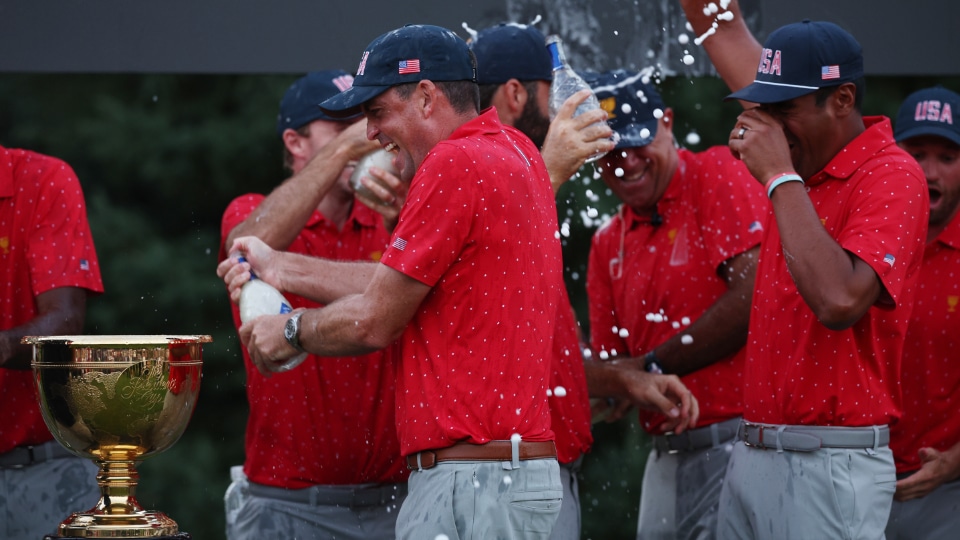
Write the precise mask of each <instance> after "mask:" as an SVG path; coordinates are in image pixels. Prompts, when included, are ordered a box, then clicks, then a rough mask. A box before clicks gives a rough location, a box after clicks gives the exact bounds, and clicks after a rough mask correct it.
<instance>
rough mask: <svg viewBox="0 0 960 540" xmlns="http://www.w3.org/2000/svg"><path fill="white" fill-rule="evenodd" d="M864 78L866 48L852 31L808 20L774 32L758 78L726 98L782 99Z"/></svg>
mask: <svg viewBox="0 0 960 540" xmlns="http://www.w3.org/2000/svg"><path fill="white" fill-rule="evenodd" d="M862 76H863V49H862V48H861V47H860V44H859V43H857V40H856V39H854V38H853V36H852V35H850V33H849V32H847V31H846V30H844V29H842V28H840V27H839V26H837V25H835V24H833V23H831V22H821V21H809V20H805V21H803V22H798V23H793V24H788V25H786V26H782V27H780V28H778V29H776V30H774V31H773V33H771V34H770V36H769V37H767V40H766V42H764V44H763V52H762V53H761V55H760V64H759V65H758V66H757V76H756V79H754V81H753V83H752V84H750V85H749V86H747V87H745V88H743V89H741V90H738V91H737V92H734V93H732V94H730V95H729V96H727V97H726V98H725V99H742V100H743V101H750V102H752V103H779V102H781V101H788V100H791V99H794V98H798V97H800V96H805V95H807V94H811V93H813V92H816V91H817V90H819V89H820V88H826V87H829V86H839V85H841V84H843V83H846V82H851V81H854V80H856V79H859V78H860V77H862Z"/></svg>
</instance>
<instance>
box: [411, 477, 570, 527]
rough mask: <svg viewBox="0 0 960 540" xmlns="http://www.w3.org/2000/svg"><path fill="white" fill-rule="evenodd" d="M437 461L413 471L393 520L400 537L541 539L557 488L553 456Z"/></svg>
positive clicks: (556, 507) (555, 507)
mask: <svg viewBox="0 0 960 540" xmlns="http://www.w3.org/2000/svg"><path fill="white" fill-rule="evenodd" d="M519 463H520V466H519V467H518V468H516V469H513V468H511V467H512V466H511V464H510V462H509V461H507V462H499V461H494V462H450V461H446V462H441V463H438V464H437V466H436V467H433V468H432V469H424V470H422V471H413V472H412V473H411V474H410V479H409V495H407V499H406V500H405V501H404V503H403V506H402V507H401V508H400V515H399V517H398V518H397V538H398V539H401V540H439V539H444V540H487V539H497V540H536V539H541V540H546V539H547V538H548V537H549V536H550V531H551V530H553V526H554V523H556V521H557V515H558V514H559V513H560V503H561V501H562V497H563V486H562V485H561V483H560V471H559V469H560V468H559V466H558V464H557V460H556V459H531V460H527V461H520V462H519Z"/></svg>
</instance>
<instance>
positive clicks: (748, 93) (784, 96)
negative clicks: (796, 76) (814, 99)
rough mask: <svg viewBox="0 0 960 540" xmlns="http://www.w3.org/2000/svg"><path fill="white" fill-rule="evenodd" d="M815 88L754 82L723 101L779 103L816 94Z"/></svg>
mask: <svg viewBox="0 0 960 540" xmlns="http://www.w3.org/2000/svg"><path fill="white" fill-rule="evenodd" d="M816 91H817V89H816V88H809V87H806V86H787V85H781V84H771V83H764V82H758V81H754V82H753V83H751V84H750V85H749V86H746V87H744V88H741V89H740V90H737V91H736V92H734V93H732V94H730V95H729V96H727V97H725V98H723V100H724V101H729V100H731V99H739V100H741V101H749V102H751V103H780V102H782V101H790V100H791V99H795V98H798V97H800V96H805V95H807V94H812V93H814V92H816Z"/></svg>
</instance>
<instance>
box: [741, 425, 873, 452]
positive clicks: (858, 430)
mask: <svg viewBox="0 0 960 540" xmlns="http://www.w3.org/2000/svg"><path fill="white" fill-rule="evenodd" d="M738 437H739V439H740V440H741V441H743V443H744V444H745V445H747V446H751V447H754V448H764V449H769V450H792V451H795V452H813V451H815V450H819V449H821V448H873V449H877V448H880V447H881V446H887V445H888V444H890V428H888V427H887V426H867V427H840V426H787V425H776V424H754V423H752V422H746V421H744V422H742V423H741V424H740V433H739V435H738Z"/></svg>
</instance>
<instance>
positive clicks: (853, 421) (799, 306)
mask: <svg viewBox="0 0 960 540" xmlns="http://www.w3.org/2000/svg"><path fill="white" fill-rule="evenodd" d="M868 122H869V123H870V127H869V128H868V129H867V131H865V132H864V133H863V134H861V135H860V136H859V137H858V138H857V139H855V140H854V141H853V142H851V143H850V144H849V145H847V147H846V148H845V149H844V151H843V152H841V153H840V154H838V155H837V156H836V157H834V159H833V160H832V161H831V162H830V163H828V164H827V167H826V168H825V169H824V171H821V172H820V173H818V175H816V176H814V177H813V178H811V179H810V180H809V181H808V182H807V187H808V194H809V196H810V199H811V201H812V202H813V204H814V206H815V207H816V209H817V213H818V214H819V215H820V221H821V223H822V224H823V226H824V228H825V229H826V230H827V232H828V233H829V234H830V236H831V237H833V238H834V239H836V240H837V242H838V243H839V244H840V245H841V246H842V247H843V248H844V249H846V250H847V251H849V252H851V253H853V254H855V255H856V256H858V257H860V258H861V259H863V260H864V261H865V262H866V263H867V264H869V265H870V266H871V267H872V268H873V270H874V271H875V272H876V273H877V275H878V276H879V277H880V279H881V281H882V282H883V285H884V287H885V288H886V291H887V293H889V295H890V296H891V297H892V298H893V300H894V301H895V302H896V304H897V307H896V308H895V309H882V308H880V307H877V306H874V307H872V308H871V309H870V310H869V311H868V312H867V314H866V315H864V316H863V317H862V318H861V319H860V321H858V322H857V323H856V324H854V325H853V326H852V327H850V328H848V329H846V330H842V331H832V330H828V329H827V328H826V327H825V326H823V325H822V324H820V322H819V321H817V319H816V317H815V316H814V314H813V312H812V311H811V310H810V308H809V307H808V306H807V305H806V303H804V301H803V299H802V298H801V296H800V294H799V293H798V292H797V288H796V286H795V285H794V283H793V279H792V278H791V277H790V273H789V271H788V270H787V266H786V263H785V261H784V254H783V250H782V249H781V245H780V236H779V230H778V229H777V227H776V222H775V221H771V223H770V226H769V227H768V228H767V231H766V233H767V234H766V235H765V236H764V238H763V242H762V244H761V250H762V251H761V255H760V263H759V266H758V268H757V286H756V290H755V292H754V295H753V307H752V312H751V318H750V334H749V337H748V340H747V368H746V372H745V374H746V377H745V379H744V390H745V396H746V402H745V405H746V409H745V415H744V417H745V418H747V419H749V420H751V421H755V422H767V423H773V424H805V425H846V426H866V425H873V424H888V423H892V422H893V421H895V420H896V418H897V417H899V414H900V411H899V403H898V401H899V399H898V397H899V393H900V391H899V388H898V383H899V373H900V354H901V350H902V348H903V339H904V334H905V332H906V327H907V322H908V317H909V313H910V308H911V305H912V302H913V289H914V286H915V284H916V281H917V277H918V272H919V268H920V260H921V257H922V253H923V242H924V240H925V236H926V223H927V215H928V209H929V195H928V193H927V187H926V181H925V179H924V177H923V171H921V170H920V167H919V166H918V165H917V163H916V161H914V160H913V159H912V158H911V157H910V156H909V155H907V154H906V153H905V152H903V151H902V150H900V149H899V148H897V147H896V146H895V145H894V142H893V140H892V139H893V137H892V133H891V130H890V122H889V120H886V119H883V120H881V121H875V120H870V121H868Z"/></svg>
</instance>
